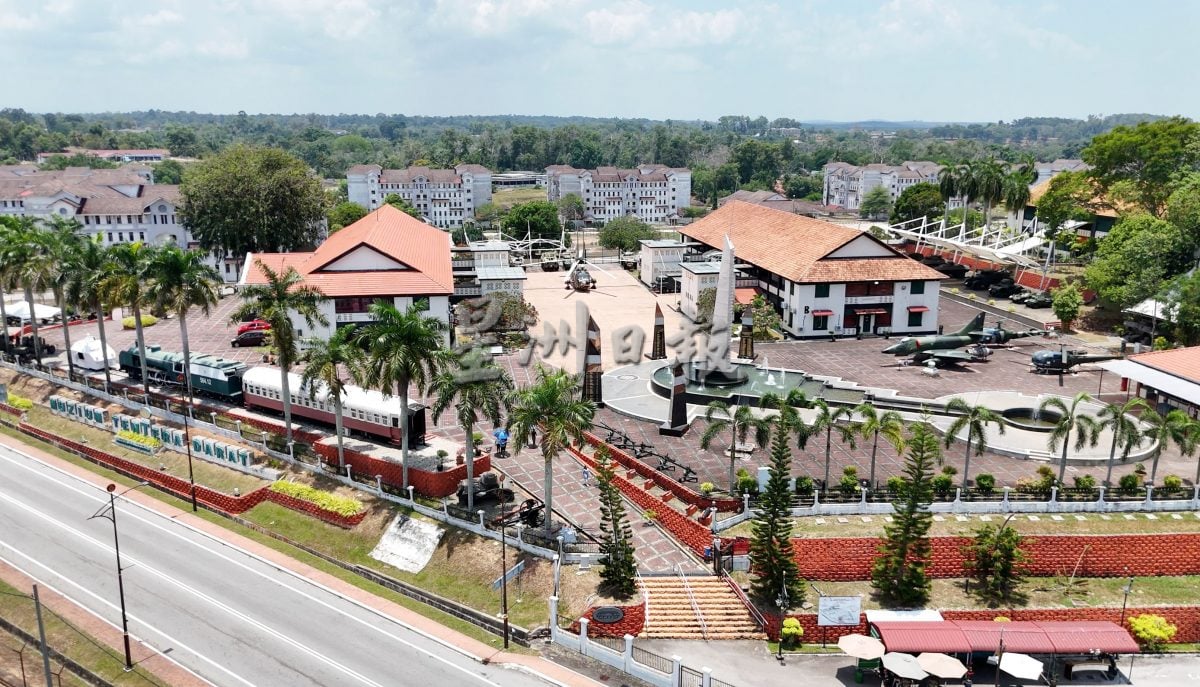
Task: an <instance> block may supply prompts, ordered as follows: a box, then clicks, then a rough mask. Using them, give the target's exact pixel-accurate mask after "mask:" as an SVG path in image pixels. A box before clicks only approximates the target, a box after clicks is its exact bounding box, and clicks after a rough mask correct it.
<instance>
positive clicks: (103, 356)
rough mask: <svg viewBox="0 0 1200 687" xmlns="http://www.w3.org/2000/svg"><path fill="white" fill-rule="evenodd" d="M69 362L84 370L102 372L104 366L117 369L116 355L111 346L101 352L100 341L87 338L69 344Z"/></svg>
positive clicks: (91, 337)
mask: <svg viewBox="0 0 1200 687" xmlns="http://www.w3.org/2000/svg"><path fill="white" fill-rule="evenodd" d="M71 361H72V362H74V363H75V367H78V368H81V369H84V370H103V369H104V368H105V367H106V366H107V367H117V354H116V352H115V351H113V349H112V347H111V346H104V347H103V350H101V346H100V340H99V339H97V338H96V337H94V336H88V337H86V338H84V339H83V340H81V341H76V342H75V343H73V344H71Z"/></svg>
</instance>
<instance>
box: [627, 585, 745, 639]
mask: <svg viewBox="0 0 1200 687" xmlns="http://www.w3.org/2000/svg"><path fill="white" fill-rule="evenodd" d="M689 587H690V588H691V595H689V594H688V588H689ZM642 590H643V592H644V593H645V594H647V595H648V597H649V604H648V606H649V619H648V621H647V623H646V625H645V627H643V628H642V634H641V636H642V637H657V638H664V639H665V638H671V639H704V638H705V635H706V634H707V638H708V639H764V638H765V635H764V634H763V633H762V632H761V631H760V630H759V628H758V625H757V624H756V623H755V622H754V618H753V617H751V616H750V612H749V611H747V610H746V607H745V606H744V605H742V601H741V599H739V598H738V596H737V594H735V593H734V591H733V590H732V589H730V588H729V585H728V584H726V583H725V581H724V580H721V579H719V578H716V577H712V576H696V577H691V576H689V577H688V578H687V586H684V582H683V580H682V579H680V578H679V577H678V576H670V577H646V578H643V579H642ZM693 598H694V599H695V601H696V606H697V607H699V609H700V614H701V616H703V618H704V629H702V628H701V625H700V620H699V619H698V618H697V617H696V611H695V609H694V608H693V607H692V599H693ZM705 630H706V631H707V632H705Z"/></svg>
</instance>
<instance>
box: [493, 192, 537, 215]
mask: <svg viewBox="0 0 1200 687" xmlns="http://www.w3.org/2000/svg"><path fill="white" fill-rule="evenodd" d="M532 200H546V189H544V188H506V189H501V190H499V191H493V192H492V202H493V203H495V204H496V205H497V206H498V207H500V209H502V210H507V209H509V208H511V207H512V206H514V205H519V204H520V203H528V202H529V201H532Z"/></svg>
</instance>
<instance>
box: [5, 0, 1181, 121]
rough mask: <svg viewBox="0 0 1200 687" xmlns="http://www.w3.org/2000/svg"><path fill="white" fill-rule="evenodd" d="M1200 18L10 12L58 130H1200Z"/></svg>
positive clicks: (206, 7) (904, 3) (1004, 8)
mask: <svg viewBox="0 0 1200 687" xmlns="http://www.w3.org/2000/svg"><path fill="white" fill-rule="evenodd" d="M1198 26H1200V3H1198V2H1192V1H1191V0H1124V1H1123V2H1115V1H1110V0H1057V1H1044V2H1039V1H1029V2H1023V1H1021V0H1003V1H1000V0H836V1H830V2H816V1H812V2H808V1H805V0H777V1H775V2H765V1H762V2H760V1H758V0H747V1H745V2H735V1H734V0H690V1H688V0H682V1H678V2H675V1H664V2H651V1H649V0H614V1H610V0H590V1H589V0H138V1H136V2H135V1H132V0H0V58H2V59H3V63H4V64H6V65H8V69H6V70H5V72H6V73H7V74H8V75H9V77H8V79H9V83H8V86H7V87H6V88H4V89H3V95H2V96H0V106H3V107H20V108H24V109H26V110H29V111H35V112H45V111H55V112H102V111H128V110H144V109H151V108H153V109H161V110H194V111H197V112H215V113H233V112H237V111H239V110H244V111H246V112H249V113H262V112H269V113H293V112H305V113H307V112H318V113H364V114H375V113H401V114H409V115H418V114H421V115H453V114H527V115H539V114H543V115H585V116H599V117H646V118H651V119H677V120H694V119H709V120H712V119H716V118H717V117H719V116H721V115H726V114H747V115H750V116H758V115H765V116H766V117H768V118H770V119H774V118H776V117H791V118H794V119H799V120H809V121H811V120H835V121H857V120H864V119H887V120H915V119H919V120H926V121H998V120H1012V119H1014V118H1017V117H1023V116H1062V117H1084V116H1087V115H1089V114H1113V113H1120V112H1147V113H1153V114H1168V115H1169V114H1182V115H1185V116H1191V117H1196V116H1197V115H1200V88H1197V86H1198V85H1200V83H1198V81H1200V79H1198V78H1197V76H1196V71H1195V66H1194V62H1195V59H1194V57H1193V54H1192V52H1191V49H1192V47H1193V45H1194V43H1195V41H1196V36H1195V31H1196V28H1197V27H1198Z"/></svg>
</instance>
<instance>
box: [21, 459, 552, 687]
mask: <svg viewBox="0 0 1200 687" xmlns="http://www.w3.org/2000/svg"><path fill="white" fill-rule="evenodd" d="M3 446H4V448H6V449H8V450H9V451H11V452H13V453H16V454H17V455H20V456H22V457H24V458H26V459H28V460H32V461H33V462H35V463H36V464H37V465H40V466H42V467H43V468H48V469H50V470H52V471H54V472H57V473H59V474H60V475H62V476H65V477H69V478H71V479H72V480H74V481H76V482H79V483H82V484H84V485H85V486H86V487H88V488H89V489H91V490H93V491H92V492H88V491H85V490H83V489H80V488H78V487H75V486H72V485H71V484H67V483H64V482H61V481H57V480H52V481H56V482H58V484H59V485H60V486H61V487H63V488H65V489H69V490H71V491H74V492H76V493H77V494H80V495H81V496H83V497H85V498H88V499H90V500H93V501H96V502H103V501H104V498H103V496H101V495H99V494H97V493H93V492H99V487H97V486H95V485H93V484H91V483H89V482H87V481H85V480H83V479H82V478H80V477H79V476H77V475H72V474H70V473H68V472H66V471H64V470H61V469H59V468H57V467H55V466H53V465H48V464H46V463H44V462H42V461H40V460H38V459H37V458H35V457H34V456H31V455H29V454H27V453H25V452H23V451H21V450H20V449H17V448H14V447H11V446H8V445H3ZM0 458H3V459H4V460H6V461H7V462H9V463H10V464H12V465H14V466H16V467H19V468H22V469H24V470H26V471H28V472H30V473H32V474H34V475H36V476H39V477H42V478H49V477H48V476H47V475H45V474H43V473H41V472H39V471H38V470H37V469H36V468H34V467H32V466H30V465H27V464H25V463H23V462H18V461H16V460H14V459H12V458H11V457H8V456H5V455H4V454H3V452H0ZM126 503H127V504H129V505H133V506H137V507H138V508H140V509H141V510H143V511H146V512H147V513H149V514H151V515H153V516H155V518H158V519H166V520H168V521H169V522H171V523H172V524H174V525H176V526H179V527H183V528H185V529H187V530H190V531H191V532H192V533H194V534H196V535H199V536H200V537H202V538H203V539H205V540H208V541H210V542H213V543H216V544H219V545H221V546H225V547H227V548H230V549H233V550H234V551H237V552H238V553H240V554H242V555H244V556H246V557H249V558H251V559H254V560H256V561H258V562H260V563H262V564H264V565H267V566H269V567H270V568H272V569H274V570H277V571H279V572H282V573H284V574H286V575H287V576H289V577H291V578H294V579H295V580H297V581H300V582H302V583H304V584H307V585H311V586H314V587H317V588H318V589H321V590H322V591H324V592H326V593H328V594H330V595H332V596H334V597H336V598H338V599H340V600H342V601H345V602H348V603H350V604H352V605H354V606H356V607H358V608H360V609H362V610H366V611H368V612H370V613H371V614H372V615H375V616H376V617H378V618H381V619H383V620H386V621H388V622H391V623H395V624H397V625H399V626H401V627H403V628H405V629H407V630H409V631H411V632H414V633H416V634H418V635H420V636H422V637H425V638H426V639H429V640H431V641H433V642H435V643H437V644H439V645H441V646H444V647H446V648H449V649H451V650H453V651H455V652H456V653H459V654H460V655H464V656H466V657H467V658H469V659H471V660H477V659H475V657H474V656H471V655H470V654H467V653H466V652H465V651H464V650H462V649H460V648H458V647H456V646H454V645H453V644H450V643H449V642H447V641H445V640H442V639H440V638H438V637H434V636H432V635H429V634H427V633H425V632H423V631H421V630H419V629H417V628H415V627H412V626H410V625H408V624H406V623H404V622H403V621H401V620H399V619H397V618H393V617H392V616H389V615H387V614H385V613H383V612H382V611H380V610H378V609H375V608H372V607H370V606H368V605H366V604H364V603H362V602H360V601H358V600H357V599H353V598H350V597H346V596H343V595H342V594H340V593H338V592H337V591H335V590H333V589H331V588H329V587H327V586H326V585H324V584H321V583H320V582H316V581H314V580H310V579H308V578H306V577H303V576H301V575H300V574H299V573H297V572H295V571H293V570H290V569H288V568H286V567H283V566H281V565H279V564H276V563H274V562H271V561H268V560H266V559H264V558H262V557H261V556H258V555H257V554H254V553H252V552H250V551H246V550H245V549H242V548H240V547H238V546H235V545H234V544H231V543H230V542H227V541H224V540H222V539H219V538H217V537H215V536H213V535H211V534H209V533H207V532H204V531H202V530H199V529H197V528H195V527H193V526H192V525H189V524H188V523H185V522H180V521H179V520H175V519H172V518H168V517H166V516H164V515H162V514H161V513H158V512H156V511H154V510H151V509H150V508H148V507H146V506H143V505H142V504H140V503H137V502H136V501H132V500H130V501H126ZM128 515H129V517H133V518H136V519H137V520H140V521H141V522H143V523H144V524H146V525H147V526H149V527H153V528H155V529H158V530H160V531H162V532H164V533H166V534H169V535H171V536H173V537H176V538H178V539H180V540H182V541H184V542H186V543H188V544H191V545H192V546H196V547H198V548H200V549H202V550H203V551H205V552H206V553H209V554H211V555H213V556H216V557H218V558H221V559H223V560H225V561H227V562H228V563H231V564H232V565H235V566H237V567H240V568H242V569H244V570H246V571H248V572H251V573H253V574H255V575H257V576H259V577H261V578H263V579H265V580H267V581H269V582H273V583H276V584H279V583H280V580H278V579H276V578H272V577H270V576H269V575H267V574H266V573H264V572H263V571H261V570H258V569H256V568H254V567H251V566H249V565H246V564H245V563H242V562H241V561H237V560H234V559H232V558H230V557H229V556H226V555H225V554H223V553H221V552H219V551H216V550H214V549H212V548H209V547H207V546H202V545H201V544H200V543H199V542H196V541H193V540H191V539H188V538H187V537H184V536H183V535H182V534H180V533H179V532H176V531H172V530H171V529H169V528H167V527H165V526H163V525H160V524H158V523H156V522H151V521H150V520H148V519H147V518H145V517H142V516H141V515H138V514H137V513H134V512H130V513H129V514H128ZM281 586H283V587H284V588H286V589H288V590H289V591H292V592H294V593H296V594H298V595H300V596H302V597H304V598H307V599H309V600H310V601H312V602H315V603H317V604H320V605H321V606H324V607H325V608H328V609H330V610H332V611H334V612H336V613H338V614H340V615H342V616H344V617H346V618H348V619H351V620H353V621H355V622H357V623H359V624H360V625H363V626H365V627H368V628H370V629H372V630H374V631H376V632H378V633H379V634H382V635H384V636H385V637H388V638H390V639H392V640H393V641H396V642H398V643H400V644H402V645H404V646H407V647H409V648H410V649H413V650H414V651H417V652H418V653H420V654H423V655H425V656H427V657H429V658H432V659H434V660H436V661H438V662H440V663H442V664H444V665H446V666H449V667H451V668H454V669H455V670H457V671H459V672H462V673H463V674H465V675H470V676H471V677H472V678H475V679H476V680H478V681H480V682H482V683H484V684H486V685H491V686H493V687H501V686H500V685H499V684H498V683H496V682H492V681H491V680H489V679H487V678H485V677H483V676H482V675H479V674H477V673H475V672H473V671H472V670H470V669H469V668H466V667H463V666H460V665H458V664H457V663H454V662H453V661H450V660H449V659H446V658H443V657H441V656H438V655H437V654H434V653H432V652H431V651H429V650H428V649H425V648H422V647H419V646H417V645H415V644H413V643H412V642H410V641H408V640H406V639H404V638H402V637H399V636H397V635H395V634H392V633H391V632H388V631H387V630H385V629H383V628H381V627H378V626H376V625H372V624H371V623H368V622H367V621H365V620H363V619H362V618H359V617H357V616H355V615H352V614H350V613H347V612H346V611H344V610H342V609H340V608H336V607H334V606H333V605H331V604H329V603H328V602H326V601H323V600H321V599H318V598H316V597H314V596H312V595H310V594H308V593H307V592H305V591H303V590H301V589H298V588H296V587H293V586H291V585H288V584H283V585H281ZM535 677H536V678H537V679H540V680H545V679H546V678H545V677H544V676H542V675H540V674H535Z"/></svg>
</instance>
